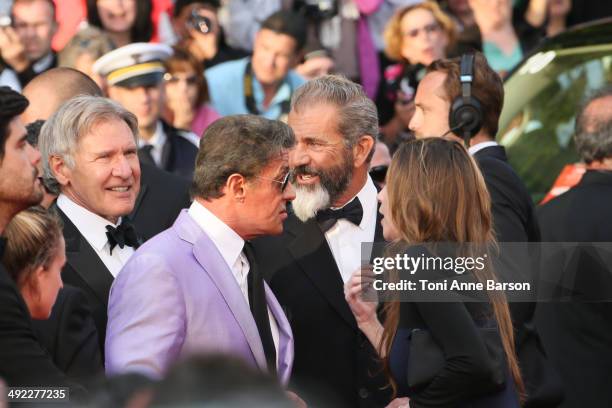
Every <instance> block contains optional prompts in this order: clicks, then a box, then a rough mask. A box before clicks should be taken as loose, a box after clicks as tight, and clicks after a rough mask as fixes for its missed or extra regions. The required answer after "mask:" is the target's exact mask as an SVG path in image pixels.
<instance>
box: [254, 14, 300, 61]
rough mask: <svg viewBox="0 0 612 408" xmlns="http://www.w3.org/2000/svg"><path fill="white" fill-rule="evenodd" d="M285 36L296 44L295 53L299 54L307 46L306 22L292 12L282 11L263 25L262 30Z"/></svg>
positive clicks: (266, 20)
mask: <svg viewBox="0 0 612 408" xmlns="http://www.w3.org/2000/svg"><path fill="white" fill-rule="evenodd" d="M264 28H265V29H267V30H270V31H274V32H275V33H277V34H285V35H288V36H289V37H291V38H293V39H294V40H295V42H296V47H295V52H299V51H301V50H302V48H304V45H305V44H306V20H305V19H304V17H302V16H301V15H299V14H297V13H294V12H292V11H287V10H281V11H277V12H276V13H272V14H270V15H269V16H268V18H266V19H265V20H264V21H263V23H261V29H262V30H263V29H264Z"/></svg>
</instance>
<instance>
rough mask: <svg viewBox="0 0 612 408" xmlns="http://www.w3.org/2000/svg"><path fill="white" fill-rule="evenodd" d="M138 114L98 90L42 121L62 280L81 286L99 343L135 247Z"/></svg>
mask: <svg viewBox="0 0 612 408" xmlns="http://www.w3.org/2000/svg"><path fill="white" fill-rule="evenodd" d="M137 132H138V125H137V121H136V117H135V116H134V115H133V114H132V113H130V112H128V111H127V110H125V109H124V108H123V107H121V105H119V104H118V103H116V102H113V101H111V100H109V99H105V98H102V97H99V96H89V95H87V96H85V95H82V96H77V97H75V98H73V99H70V100H69V101H67V102H66V103H65V104H63V105H62V106H61V108H60V109H59V110H58V111H57V112H56V113H54V114H53V115H52V116H51V117H50V118H49V119H48V120H47V122H46V123H45V125H44V126H43V128H42V130H41V133H40V136H39V145H38V147H39V149H40V151H41V154H42V157H43V172H44V177H45V178H47V179H52V180H54V181H56V182H57V183H58V184H59V186H60V194H59V196H58V198H57V201H56V204H55V206H56V207H57V212H58V213H59V215H60V217H61V218H62V221H63V223H64V239H65V240H66V252H67V254H68V255H67V259H68V262H67V263H66V265H65V266H64V268H63V270H62V279H63V280H64V282H65V283H67V284H70V285H72V286H76V287H78V288H80V289H82V290H83V291H84V292H85V295H86V297H87V299H88V303H89V306H90V308H91V311H92V313H93V318H94V321H95V324H96V328H97V331H98V336H99V342H100V349H101V350H102V351H103V350H104V348H103V346H104V335H105V332H106V308H107V302H108V293H109V290H110V287H111V284H112V282H113V279H114V278H115V277H116V276H117V274H118V273H119V270H120V269H121V268H122V267H123V265H124V264H125V263H126V262H127V260H128V259H129V257H130V256H131V255H132V253H133V252H134V248H135V247H137V246H138V245H139V237H138V236H137V234H136V232H135V230H134V228H133V226H132V225H131V224H130V223H129V220H127V218H126V217H125V216H126V215H127V214H130V212H132V209H133V208H134V204H135V202H136V197H137V196H138V192H139V190H140V166H139V163H138V157H137Z"/></svg>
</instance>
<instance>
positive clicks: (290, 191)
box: [283, 182, 295, 201]
mask: <svg viewBox="0 0 612 408" xmlns="http://www.w3.org/2000/svg"><path fill="white" fill-rule="evenodd" d="M283 199H284V200H287V201H293V200H295V188H293V184H292V183H291V182H288V183H287V187H285V191H283Z"/></svg>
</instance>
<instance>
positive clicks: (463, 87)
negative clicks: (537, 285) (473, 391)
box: [409, 52, 562, 408]
mask: <svg viewBox="0 0 612 408" xmlns="http://www.w3.org/2000/svg"><path fill="white" fill-rule="evenodd" d="M503 102H504V87H503V83H502V80H501V78H500V77H499V75H498V74H497V73H496V72H495V71H494V70H493V69H491V67H490V66H489V64H488V63H487V61H486V59H485V57H484V56H483V55H482V54H481V53H478V52H477V53H474V54H466V55H463V56H462V57H461V58H455V59H442V60H437V61H434V62H433V63H432V64H431V65H430V66H429V67H427V74H426V75H425V76H424V77H423V79H422V80H421V82H420V83H419V86H418V88H417V92H416V96H415V107H416V109H415V113H414V116H413V117H412V120H411V121H410V124H409V128H410V130H411V131H413V132H414V134H415V136H416V137H417V138H422V137H428V136H441V137H445V138H451V139H455V140H458V141H462V142H463V143H465V145H466V147H467V148H468V150H469V152H470V154H471V155H473V156H474V159H476V161H477V162H478V165H479V167H480V170H481V172H482V175H483V177H484V180H485V183H486V184H487V188H488V190H489V194H490V195H491V201H492V213H493V224H494V229H495V233H496V238H497V241H498V242H537V241H539V240H540V230H539V227H538V223H537V219H536V216H535V211H534V206H533V203H532V201H531V197H530V195H529V193H528V192H527V189H526V188H525V185H524V184H523V182H522V181H521V179H520V178H519V176H518V175H517V174H516V172H515V171H514V170H513V169H512V167H510V165H509V164H508V159H507V157H506V152H505V150H504V148H503V147H502V146H500V145H499V144H498V143H497V142H496V141H495V135H496V133H497V130H498V121H499V115H500V113H501V110H502V106H503ZM509 300H512V299H509ZM534 309H535V304H534V303H533V302H529V303H527V302H522V303H516V302H515V303H510V312H511V314H512V320H513V321H514V323H515V327H516V330H517V332H516V335H515V343H516V350H517V354H518V357H519V361H520V366H521V369H522V374H523V380H524V381H525V385H526V388H527V394H528V395H527V400H526V404H525V405H524V407H527V408H533V407H554V406H557V404H558V401H559V400H560V399H561V398H562V395H561V388H560V380H559V378H558V375H556V373H555V372H554V371H551V370H552V369H551V368H550V365H549V364H548V361H547V360H546V356H545V353H544V351H543V349H542V347H541V343H540V340H539V337H538V334H537V332H536V331H535V329H534V328H533V325H532V323H531V321H532V317H533V312H534Z"/></svg>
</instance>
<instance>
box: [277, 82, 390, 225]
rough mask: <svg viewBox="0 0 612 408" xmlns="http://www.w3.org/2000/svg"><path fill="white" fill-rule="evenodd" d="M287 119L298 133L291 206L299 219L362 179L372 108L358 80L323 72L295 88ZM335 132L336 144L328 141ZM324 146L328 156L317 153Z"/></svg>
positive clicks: (338, 200) (333, 202) (374, 121)
mask: <svg viewBox="0 0 612 408" xmlns="http://www.w3.org/2000/svg"><path fill="white" fill-rule="evenodd" d="M313 109H315V110H320V112H317V114H316V115H313V117H312V120H311V119H310V118H309V117H308V116H310V115H311V114H312V113H313V112H314V111H313ZM326 115H329V120H327V121H326ZM316 121H324V122H325V126H323V127H321V128H319V127H317V126H316V125H315V123H314V122H316ZM311 122H312V123H311ZM322 123H323V122H321V123H320V124H322ZM289 125H290V126H291V127H292V128H293V129H294V131H295V133H296V136H298V148H297V153H296V154H295V155H293V157H294V159H295V160H293V161H292V163H293V167H294V172H295V180H296V183H295V187H296V194H297V197H296V199H295V200H294V201H293V209H294V212H295V214H296V215H297V217H298V218H300V219H301V220H302V221H305V220H307V219H309V218H312V217H314V216H315V214H316V213H317V211H319V210H321V209H325V208H328V207H330V206H337V205H339V204H342V202H343V201H344V200H346V199H348V198H351V197H352V196H351V197H345V196H346V194H351V193H352V194H353V196H354V195H355V194H356V193H357V191H359V189H357V187H359V186H362V185H363V183H365V179H366V177H367V172H368V167H369V166H368V164H369V162H370V160H371V159H372V154H373V153H374V149H373V145H374V141H375V137H376V135H377V134H378V114H377V110H376V106H375V105H374V103H373V102H372V100H370V99H369V98H368V97H367V95H366V94H365V92H364V91H363V88H362V87H361V86H360V85H358V84H356V83H354V82H352V81H350V80H348V79H346V78H344V77H342V76H337V75H325V76H322V77H319V78H317V79H314V80H311V81H309V82H307V83H306V84H304V85H303V86H301V87H300V88H298V89H297V90H296V92H295V94H294V95H293V98H292V99H291V112H290V114H289ZM315 127H316V129H315ZM314 133H318V134H314ZM336 138H339V139H340V140H341V141H342V143H341V145H340V146H336V145H337V142H334V141H333V140H336ZM302 147H303V150H301V149H302ZM365 150H367V153H366V154H365V156H364V157H363V158H362V156H363V153H364V151H365ZM325 152H327V153H328V154H329V156H330V157H329V160H327V159H326V158H325V155H324V154H320V153H325ZM356 159H357V162H356V161H355V160H356ZM362 159H363V160H362ZM319 160H320V162H319ZM355 173H356V174H355ZM313 179H316V180H314V182H311V181H312V180H313Z"/></svg>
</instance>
